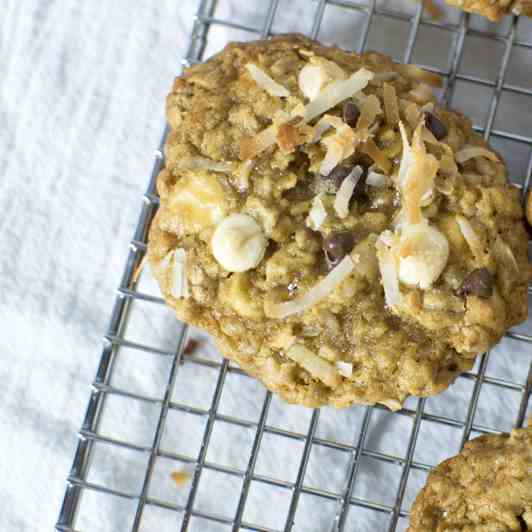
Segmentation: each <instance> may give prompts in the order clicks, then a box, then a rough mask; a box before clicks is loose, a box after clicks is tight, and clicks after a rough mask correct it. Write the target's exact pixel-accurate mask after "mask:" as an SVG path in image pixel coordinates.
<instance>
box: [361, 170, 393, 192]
mask: <svg viewBox="0 0 532 532" xmlns="http://www.w3.org/2000/svg"><path fill="white" fill-rule="evenodd" d="M389 179H390V178H389V177H388V176H387V175H384V174H379V173H378V172H374V171H373V170H370V171H369V172H368V175H367V177H366V184H367V185H369V186H370V187H375V188H381V187H384V186H386V185H387V184H388V181H389Z"/></svg>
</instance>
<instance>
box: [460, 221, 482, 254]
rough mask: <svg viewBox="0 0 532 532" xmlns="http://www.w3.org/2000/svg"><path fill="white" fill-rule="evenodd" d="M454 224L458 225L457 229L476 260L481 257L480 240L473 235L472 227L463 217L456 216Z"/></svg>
mask: <svg viewBox="0 0 532 532" xmlns="http://www.w3.org/2000/svg"><path fill="white" fill-rule="evenodd" d="M456 223H457V224H458V227H459V228H460V231H461V232H462V236H463V237H464V239H465V241H466V242H467V244H468V246H469V248H470V249H471V251H472V252H473V255H474V256H475V257H477V258H478V257H481V256H482V255H483V245H482V240H480V238H479V236H478V235H477V234H476V233H475V230H474V229H473V226H472V225H471V223H470V222H469V220H468V219H467V218H465V217H464V216H460V215H458V216H456Z"/></svg>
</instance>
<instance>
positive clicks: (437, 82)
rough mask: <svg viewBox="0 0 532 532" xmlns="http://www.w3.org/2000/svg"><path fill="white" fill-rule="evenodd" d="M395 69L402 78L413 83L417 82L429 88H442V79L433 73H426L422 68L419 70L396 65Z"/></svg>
mask: <svg viewBox="0 0 532 532" xmlns="http://www.w3.org/2000/svg"><path fill="white" fill-rule="evenodd" d="M395 68H396V69H397V70H398V71H399V72H400V73H401V74H403V75H404V76H406V77H407V78H410V79H412V80H414V81H418V82H420V83H426V84H427V85H430V86H431V87H442V86H443V78H442V77H441V76H439V75H438V74H434V73H433V72H428V71H427V70H423V69H422V68H419V67H418V66H416V65H404V64H397V65H395Z"/></svg>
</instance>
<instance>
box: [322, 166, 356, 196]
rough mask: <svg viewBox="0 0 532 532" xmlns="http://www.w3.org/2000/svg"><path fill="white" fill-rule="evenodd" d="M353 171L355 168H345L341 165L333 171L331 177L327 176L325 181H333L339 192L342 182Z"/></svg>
mask: <svg viewBox="0 0 532 532" xmlns="http://www.w3.org/2000/svg"><path fill="white" fill-rule="evenodd" d="M352 169H353V168H352V167H350V166H343V165H341V164H339V165H338V166H335V167H334V168H333V169H332V170H331V173H330V174H329V175H327V176H325V179H328V180H330V181H332V182H333V184H334V187H335V188H336V190H338V189H339V188H340V185H341V184H342V181H343V180H344V179H345V178H346V177H347V176H348V175H349V174H350V172H351V170H352Z"/></svg>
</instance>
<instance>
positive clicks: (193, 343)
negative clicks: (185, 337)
mask: <svg viewBox="0 0 532 532" xmlns="http://www.w3.org/2000/svg"><path fill="white" fill-rule="evenodd" d="M198 346H199V342H198V341H197V340H195V339H194V338H190V339H189V341H188V342H187V345H186V346H185V349H184V351H183V353H184V354H185V355H191V354H192V353H194V351H196V349H197V348H198Z"/></svg>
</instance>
